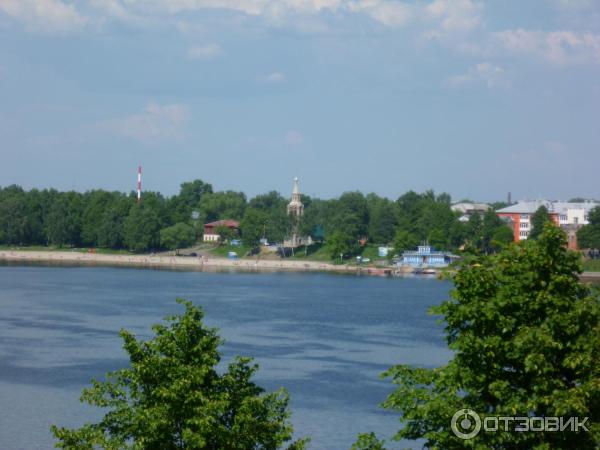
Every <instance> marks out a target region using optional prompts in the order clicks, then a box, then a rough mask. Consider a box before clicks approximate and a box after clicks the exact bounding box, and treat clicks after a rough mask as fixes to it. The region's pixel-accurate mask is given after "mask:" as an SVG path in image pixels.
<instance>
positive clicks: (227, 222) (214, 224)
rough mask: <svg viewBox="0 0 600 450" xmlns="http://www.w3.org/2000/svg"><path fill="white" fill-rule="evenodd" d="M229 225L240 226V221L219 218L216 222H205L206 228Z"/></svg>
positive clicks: (230, 226) (229, 226)
mask: <svg viewBox="0 0 600 450" xmlns="http://www.w3.org/2000/svg"><path fill="white" fill-rule="evenodd" d="M220 226H224V227H228V228H239V227H240V223H239V222H238V221H237V220H232V219H226V220H217V221H215V222H209V223H205V224H204V228H216V227H220Z"/></svg>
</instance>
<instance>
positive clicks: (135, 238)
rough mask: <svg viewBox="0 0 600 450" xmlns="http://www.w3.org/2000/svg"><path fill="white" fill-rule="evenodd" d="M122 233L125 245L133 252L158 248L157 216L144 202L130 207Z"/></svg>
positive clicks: (158, 223)
mask: <svg viewBox="0 0 600 450" xmlns="http://www.w3.org/2000/svg"><path fill="white" fill-rule="evenodd" d="M123 231H124V242H125V245H126V246H127V248H129V249H130V250H132V251H134V252H143V251H146V250H149V249H155V248H158V247H159V246H160V219H159V215H158V213H157V212H156V210H155V209H154V208H153V207H152V206H149V203H146V202H145V201H144V202H142V203H141V204H139V205H137V204H136V205H133V206H132V207H131V209H130V211H129V215H128V216H127V219H126V220H125V223H124V225H123Z"/></svg>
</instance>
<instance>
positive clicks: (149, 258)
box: [0, 250, 600, 283]
mask: <svg viewBox="0 0 600 450" xmlns="http://www.w3.org/2000/svg"><path fill="white" fill-rule="evenodd" d="M0 262H8V263H11V262H12V263H23V264H29V263H33V264H35V263H42V264H47V265H54V266H60V265H68V266H106V267H132V268H141V269H166V270H187V271H198V272H203V271H204V272H215V271H227V270H232V269H233V270H235V271H237V270H239V271H242V272H321V273H338V274H350V275H370V276H390V275H395V276H407V275H409V274H408V273H394V269H393V268H386V269H383V268H378V267H368V266H367V267H359V266H354V265H349V264H331V263H324V262H318V261H293V260H285V259H284V260H268V259H259V258H256V259H228V258H221V257H217V256H211V257H207V256H198V257H188V256H159V255H149V254H145V255H116V254H97V253H79V252H72V251H31V250H0ZM580 279H581V281H584V282H593V283H598V282H600V272H583V273H582V274H581V275H580Z"/></svg>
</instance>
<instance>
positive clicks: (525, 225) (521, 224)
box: [519, 222, 529, 228]
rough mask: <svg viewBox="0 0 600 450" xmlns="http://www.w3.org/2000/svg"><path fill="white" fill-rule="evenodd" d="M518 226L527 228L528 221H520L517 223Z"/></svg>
mask: <svg viewBox="0 0 600 450" xmlns="http://www.w3.org/2000/svg"><path fill="white" fill-rule="evenodd" d="M519 226H520V228H529V224H528V223H526V222H521V223H520V224H519Z"/></svg>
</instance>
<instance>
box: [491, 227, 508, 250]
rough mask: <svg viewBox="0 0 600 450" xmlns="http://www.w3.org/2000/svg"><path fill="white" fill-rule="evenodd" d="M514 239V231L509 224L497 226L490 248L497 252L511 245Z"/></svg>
mask: <svg viewBox="0 0 600 450" xmlns="http://www.w3.org/2000/svg"><path fill="white" fill-rule="evenodd" d="M513 241H514V232H513V230H512V228H510V227H509V226H507V225H501V226H500V227H498V228H496V230H495V231H494V234H493V235H492V240H491V241H490V249H491V251H492V252H497V251H500V250H502V249H503V248H505V247H506V246H508V245H510V244H511V243H512V242H513Z"/></svg>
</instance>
